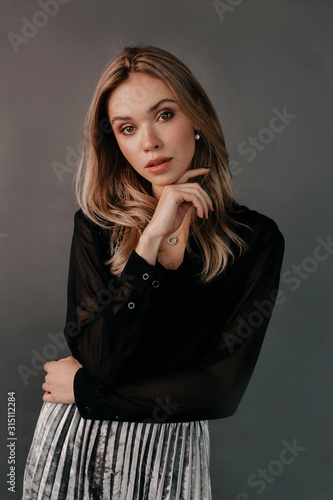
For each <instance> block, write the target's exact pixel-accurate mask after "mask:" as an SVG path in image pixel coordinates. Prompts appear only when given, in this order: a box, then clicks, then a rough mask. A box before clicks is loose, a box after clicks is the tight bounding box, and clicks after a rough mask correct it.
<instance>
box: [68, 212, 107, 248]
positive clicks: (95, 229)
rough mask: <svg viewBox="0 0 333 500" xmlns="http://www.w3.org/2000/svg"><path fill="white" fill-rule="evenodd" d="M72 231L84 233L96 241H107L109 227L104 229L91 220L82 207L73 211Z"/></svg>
mask: <svg viewBox="0 0 333 500" xmlns="http://www.w3.org/2000/svg"><path fill="white" fill-rule="evenodd" d="M74 231H76V232H77V233H80V234H81V235H83V236H84V235H86V236H87V237H88V238H89V239H91V238H92V239H93V240H94V241H96V242H98V243H101V242H102V243H105V242H109V237H110V229H106V228H104V227H102V226H100V225H99V224H97V223H96V222H95V221H93V220H92V219H91V218H90V217H89V216H88V215H87V214H85V212H84V211H83V210H82V208H79V209H78V210H77V211H76V212H75V213H74Z"/></svg>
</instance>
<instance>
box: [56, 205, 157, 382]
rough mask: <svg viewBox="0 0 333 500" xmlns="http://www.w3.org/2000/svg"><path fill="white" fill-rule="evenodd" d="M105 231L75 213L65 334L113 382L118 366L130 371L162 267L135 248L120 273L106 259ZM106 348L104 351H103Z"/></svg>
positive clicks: (93, 369) (92, 368) (95, 371)
mask: <svg viewBox="0 0 333 500" xmlns="http://www.w3.org/2000/svg"><path fill="white" fill-rule="evenodd" d="M101 245H104V249H107V248H108V246H109V241H108V235H107V232H105V230H104V229H103V228H100V227H99V226H97V225H96V224H94V223H92V222H91V221H90V219H88V218H87V217H85V216H84V214H83V212H82V211H81V210H78V211H77V212H76V213H75V217H74V231H73V237H72V244H71V250H70V262H69V273H68V288H67V315H66V325H65V328H64V335H65V338H66V340H67V343H68V345H69V348H70V350H71V352H72V355H73V356H74V357H75V358H76V359H77V360H78V361H79V362H80V363H81V364H82V365H83V366H85V367H86V368H87V370H89V372H90V373H91V374H92V375H94V376H96V377H98V378H101V379H102V380H107V381H108V383H111V382H112V381H113V380H114V379H115V377H116V374H117V373H118V372H119V370H120V367H123V369H124V372H125V373H127V374H128V376H130V373H131V369H134V366H135V359H132V358H133V355H134V352H135V349H136V347H137V345H138V344H139V343H140V333H141V325H142V322H143V320H144V318H145V316H146V315H147V314H148V313H149V310H150V309H151V308H152V307H154V303H155V301H156V300H157V299H158V294H159V289H160V287H162V286H163V282H164V280H165V275H164V274H165V273H163V268H162V267H160V268H158V267H156V266H153V265H150V264H149V263H148V262H147V261H146V260H145V259H143V258H142V257H141V256H140V255H138V254H137V253H136V252H135V250H133V252H132V254H131V255H130V258H129V259H128V261H127V263H126V266H125V268H124V270H123V272H122V273H121V276H120V277H116V276H113V275H112V274H111V273H110V271H109V268H108V266H107V265H106V264H105V262H104V258H103V256H105V255H107V252H102V246H101ZM106 353H108V355H107V356H106Z"/></svg>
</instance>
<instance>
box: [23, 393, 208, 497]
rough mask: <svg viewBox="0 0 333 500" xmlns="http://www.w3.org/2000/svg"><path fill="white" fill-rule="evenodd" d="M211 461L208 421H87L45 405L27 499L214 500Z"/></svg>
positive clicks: (73, 410) (29, 464) (70, 410)
mask: <svg viewBox="0 0 333 500" xmlns="http://www.w3.org/2000/svg"><path fill="white" fill-rule="evenodd" d="M209 462H210V437H209V429H208V421H207V420H198V421H193V422H180V423H178V422H177V423H171V422H166V423H148V422H145V423H137V422H118V421H109V420H86V419H83V418H82V417H81V416H80V414H79V412H78V409H77V407H76V405H75V404H56V403H46V402H43V404H42V408H41V411H40V415H39V418H38V421H37V425H36V428H35V432H34V436H33V440H32V443H31V446H30V450H29V454H28V457H27V461H26V466H25V470H24V480H23V496H22V499H23V500H46V499H70V500H81V499H82V500H95V499H103V500H108V499H110V500H211V498H212V497H211V482H210V463H209Z"/></svg>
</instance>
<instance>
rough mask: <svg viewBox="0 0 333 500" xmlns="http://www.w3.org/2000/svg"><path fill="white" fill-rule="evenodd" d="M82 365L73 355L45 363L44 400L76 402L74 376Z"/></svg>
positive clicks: (49, 401)
mask: <svg viewBox="0 0 333 500" xmlns="http://www.w3.org/2000/svg"><path fill="white" fill-rule="evenodd" d="M81 367H82V365H81V364H80V363H79V362H78V361H77V360H76V359H75V358H73V356H69V357H68V358H61V359H59V360H58V361H49V362H47V363H45V365H44V370H45V371H46V372H47V374H46V375H45V382H44V384H43V385H42V389H43V390H44V391H45V393H44V395H43V401H45V402H48V403H67V404H70V403H75V398H74V387H73V384H74V377H75V374H76V372H77V371H78V370H79V368H81Z"/></svg>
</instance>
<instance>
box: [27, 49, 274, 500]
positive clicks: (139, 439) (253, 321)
mask: <svg viewBox="0 0 333 500" xmlns="http://www.w3.org/2000/svg"><path fill="white" fill-rule="evenodd" d="M85 130H86V133H85V141H84V148H83V154H82V159H81V162H80V165H79V168H78V170H77V176H76V193H77V199H78V202H79V205H80V209H79V210H78V211H77V212H76V213H75V217H74V233H73V239H72V246H71V254H70V266H69V278H68V306H67V317H66V325H65V330H64V334H65V337H66V340H67V342H68V345H69V348H70V350H71V353H72V356H70V357H67V358H63V359H60V360H58V361H52V362H49V363H46V364H45V366H44V368H45V371H46V372H47V374H46V376H45V382H44V383H43V386H42V388H43V390H44V391H45V393H44V396H43V400H44V403H43V406H42V409H41V413H40V416H39V419H38V422H37V427H36V430H35V434H34V437H33V442H32V445H31V448H30V452H29V455H28V458H27V464H26V469H25V476H24V496H23V498H27V499H28V498H29V499H30V500H31V499H34V498H43V499H44V498H61V499H64V498H75V499H81V498H84V499H85V498H89V499H90V498H94V499H95V498H103V499H107V498H110V499H111V498H112V499H126V500H129V499H140V500H142V499H149V500H150V499H154V500H159V499H172V500H177V499H181V498H189V499H191V500H196V499H197V500H199V499H200V500H203V499H210V498H211V485H210V475H209V451H210V448H209V447H210V443H209V430H208V420H209V419H216V418H225V417H228V416H230V415H233V414H234V413H235V411H236V409H237V407H238V405H239V403H240V401H241V399H242V396H243V394H244V392H245V389H246V387H247V385H248V383H249V380H250V378H251V375H252V372H253V369H254V367H255V364H256V361H257V358H258V355H259V352H260V348H261V345H262V342H263V339H264V336H265V332H266V330H267V326H268V323H269V321H270V318H271V315H272V310H273V307H274V304H275V301H276V295H277V291H278V285H279V277H280V270H281V265H282V259H283V253H284V238H283V235H282V234H281V232H280V231H279V229H278V226H277V225H276V223H275V222H274V221H273V220H272V219H270V218H268V217H266V216H265V215H263V214H260V213H258V212H256V211H255V210H250V209H249V208H247V207H245V206H243V205H239V204H238V203H236V201H235V200H234V199H233V197H232V190H231V178H230V172H229V167H228V153H227V150H226V147H225V142H224V137H223V133H222V129H221V126H220V123H219V120H218V117H217V115H216V112H215V110H214V108H213V105H212V103H211V101H210V100H209V98H208V96H207V94H206V93H205V91H204V89H203V88H202V87H201V85H200V84H199V83H198V81H197V80H196V78H195V77H194V76H193V75H192V73H191V72H190V70H189V69H188V68H187V67H186V66H185V65H184V64H183V63H182V62H181V61H179V60H178V59H177V58H176V57H174V56H173V55H171V54H169V53H168V52H166V51H164V50H162V49H159V48H157V47H153V46H144V45H137V46H132V47H125V48H124V49H123V51H122V52H121V53H120V54H119V55H118V56H117V57H116V58H115V59H114V60H113V61H112V62H111V63H109V64H108V65H107V67H106V68H105V69H104V71H103V73H102V75H101V77H100V79H99V82H98V84H97V87H96V90H95V93H94V96H93V98H92V101H91V104H90V108H89V110H88V113H87V119H86V129H85ZM154 165H155V166H154ZM207 166H209V167H210V168H209V169H208V168H207ZM38 495H39V496H38Z"/></svg>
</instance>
